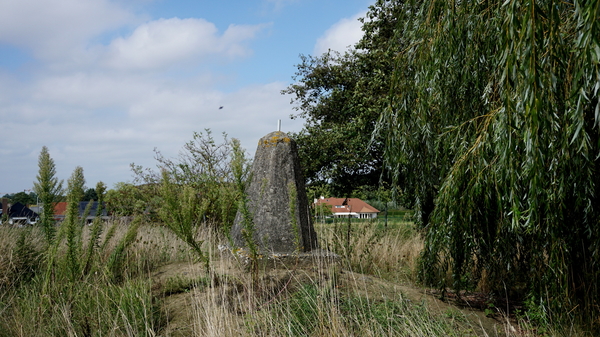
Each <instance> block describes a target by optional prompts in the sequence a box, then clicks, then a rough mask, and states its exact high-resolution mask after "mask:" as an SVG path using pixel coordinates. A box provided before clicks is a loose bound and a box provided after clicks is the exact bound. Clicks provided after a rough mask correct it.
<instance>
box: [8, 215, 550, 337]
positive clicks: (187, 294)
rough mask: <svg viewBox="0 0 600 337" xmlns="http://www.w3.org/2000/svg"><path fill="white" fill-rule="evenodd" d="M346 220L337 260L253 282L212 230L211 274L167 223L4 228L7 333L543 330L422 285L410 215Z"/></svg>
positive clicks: (332, 234) (326, 236)
mask: <svg viewBox="0 0 600 337" xmlns="http://www.w3.org/2000/svg"><path fill="white" fill-rule="evenodd" d="M344 220H345V221H339V222H338V221H336V222H335V223H317V224H316V225H315V226H316V230H317V232H318V235H319V238H320V245H321V247H322V248H324V249H328V250H329V251H332V252H335V253H336V254H338V255H339V256H340V259H339V261H337V262H336V263H326V261H315V264H314V265H313V266H311V267H302V268H300V267H297V266H296V265H293V264H292V265H290V266H288V268H278V269H268V270H267V269H265V270H259V271H258V273H257V274H256V275H253V273H248V272H246V271H245V270H244V268H243V266H241V265H240V263H239V262H238V261H236V260H235V259H232V258H231V257H230V254H229V253H228V252H227V251H225V252H222V251H219V250H218V249H217V246H218V245H219V244H222V243H224V242H226V240H225V239H224V238H223V237H221V236H220V235H218V234H216V233H214V232H212V231H210V230H204V231H199V232H198V233H197V240H203V241H204V243H203V244H202V248H203V249H204V250H205V251H207V252H208V254H209V256H210V264H209V268H208V270H207V269H206V268H205V265H204V263H200V262H199V261H198V258H197V256H195V255H194V254H193V253H192V251H191V250H190V249H189V248H188V246H186V245H185V244H184V243H183V242H182V241H180V240H179V239H177V238H176V236H175V235H173V234H172V233H171V232H170V231H169V230H168V229H167V228H165V227H162V226H158V225H152V224H142V223H140V222H139V221H136V220H134V221H133V222H130V223H127V222H120V221H117V220H114V221H111V222H109V223H105V224H100V225H99V227H98V228H99V229H100V231H99V233H100V235H99V236H97V237H95V236H94V235H93V233H94V229H93V228H94V227H93V226H90V227H88V226H85V227H82V228H81V229H80V231H79V232H78V234H77V236H76V240H70V241H69V240H66V239H60V238H61V234H60V233H61V230H62V229H61V230H59V240H57V243H56V244H53V245H48V244H47V243H46V242H45V241H44V238H43V235H42V233H41V231H40V230H39V229H38V228H12V227H0V233H1V234H0V312H1V313H2V314H1V315H0V336H240V335H241V336H324V335H327V336H496V335H501V336H505V335H511V336H513V335H514V336H527V335H531V336H534V335H536V334H535V330H533V329H529V330H523V329H521V328H519V325H518V324H517V323H516V321H515V320H512V321H511V320H509V319H508V318H507V317H506V316H504V315H502V314H500V313H498V312H497V311H494V312H485V311H483V310H470V309H468V308H467V309H465V308H460V307H456V306H453V305H451V304H448V303H444V302H442V301H439V300H438V299H436V298H435V297H434V296H430V295H428V293H427V292H426V291H425V289H423V288H419V287H417V286H415V285H414V284H415V272H416V263H417V259H418V255H419V252H420V250H421V249H423V247H422V241H421V239H420V236H419V234H418V232H417V231H416V230H415V229H414V228H413V225H412V223H411V222H409V221H406V219H404V218H403V219H394V220H393V221H390V219H388V223H387V226H386V224H385V222H383V221H376V222H364V221H353V222H351V223H350V224H349V223H348V222H347V219H344ZM380 220H381V219H380ZM96 233H98V232H96ZM63 237H68V235H66V234H64V235H63ZM73 253H75V254H77V255H76V256H77V257H78V258H77V259H75V260H73V259H72V258H71V256H72V255H73ZM487 316H490V317H487ZM547 333H548V334H549V335H552V334H551V333H549V332H547Z"/></svg>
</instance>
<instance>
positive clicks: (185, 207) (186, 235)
mask: <svg viewBox="0 0 600 337" xmlns="http://www.w3.org/2000/svg"><path fill="white" fill-rule="evenodd" d="M160 196H161V198H162V200H163V202H164V204H163V207H162V208H161V209H160V217H161V219H162V221H163V223H164V224H165V226H167V227H168V228H169V229H170V230H171V231H173V233H175V235H177V237H179V238H180V239H181V240H183V241H184V242H185V243H186V244H188V245H189V246H190V248H192V250H193V251H194V252H195V253H196V254H197V256H198V258H199V259H200V260H201V261H203V262H204V263H206V266H207V268H208V263H209V260H208V254H207V253H206V252H204V251H203V250H202V243H203V242H202V241H197V240H196V231H197V229H198V227H199V226H198V225H199V223H198V221H199V219H200V218H201V217H200V214H201V212H202V208H201V207H202V205H201V203H200V200H199V198H198V195H197V194H196V191H195V190H194V189H193V188H192V187H191V186H179V185H177V184H175V183H174V181H173V178H172V176H171V175H170V173H169V172H167V171H166V170H165V171H163V176H162V183H161V189H160Z"/></svg>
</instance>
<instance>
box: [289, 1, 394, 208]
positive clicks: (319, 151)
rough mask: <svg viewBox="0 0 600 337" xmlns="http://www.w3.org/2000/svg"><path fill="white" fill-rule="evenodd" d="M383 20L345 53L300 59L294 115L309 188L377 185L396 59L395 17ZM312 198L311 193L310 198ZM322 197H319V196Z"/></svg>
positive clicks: (341, 191) (340, 190) (339, 191)
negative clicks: (379, 127)
mask: <svg viewBox="0 0 600 337" xmlns="http://www.w3.org/2000/svg"><path fill="white" fill-rule="evenodd" d="M379 14H380V15H381V16H383V17H385V18H386V20H388V21H385V22H384V21H383V20H382V21H378V23H381V26H377V27H373V29H371V30H370V33H369V34H368V35H365V37H364V38H363V40H361V41H360V42H359V43H358V44H357V45H356V48H357V49H356V50H354V49H352V50H349V51H347V52H346V53H344V54H339V53H337V52H332V51H329V52H327V53H325V54H323V55H321V56H304V55H301V56H300V59H301V63H300V64H298V65H297V68H298V70H297V72H296V74H295V76H294V77H293V79H294V82H295V83H294V84H292V85H290V86H289V87H288V88H287V89H286V90H284V91H282V93H284V94H289V95H293V98H292V103H294V104H295V107H294V109H295V110H297V111H299V114H298V115H296V116H295V117H302V118H305V120H306V122H305V125H304V128H303V129H302V130H301V131H300V132H299V133H296V134H293V135H291V136H292V137H293V138H294V139H295V140H296V142H297V143H298V153H299V157H300V162H301V167H302V168H303V173H304V177H305V178H306V179H307V180H308V185H315V184H316V185H321V184H330V185H331V188H332V192H333V194H335V195H349V194H350V192H351V191H352V190H354V189H356V188H357V187H358V186H361V185H369V186H377V185H378V183H379V181H380V180H381V179H384V180H385V178H386V177H385V176H382V169H383V161H382V158H383V156H382V154H383V145H384V138H382V137H380V136H379V135H375V136H373V131H374V129H375V125H376V121H377V119H378V118H379V116H380V114H381V112H382V111H383V110H384V109H385V107H386V105H387V96H388V90H389V81H390V78H391V74H392V69H393V67H392V65H393V56H392V54H391V50H389V48H388V44H389V41H390V40H389V38H390V37H391V36H389V34H390V32H393V28H394V22H395V19H394V16H393V15H394V13H391V12H389V13H383V12H382V13H379ZM309 196H310V194H309ZM317 197H318V196H317Z"/></svg>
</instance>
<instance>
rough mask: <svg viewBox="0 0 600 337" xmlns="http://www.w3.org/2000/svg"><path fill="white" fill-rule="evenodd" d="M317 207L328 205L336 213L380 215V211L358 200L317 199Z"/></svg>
mask: <svg viewBox="0 0 600 337" xmlns="http://www.w3.org/2000/svg"><path fill="white" fill-rule="evenodd" d="M316 204H317V205H320V204H327V205H330V206H331V211H332V212H333V213H334V214H335V213H379V212H380V211H379V210H378V209H377V208H375V207H373V206H371V205H369V204H367V203H366V202H364V201H362V200H360V199H358V198H324V199H317V202H316Z"/></svg>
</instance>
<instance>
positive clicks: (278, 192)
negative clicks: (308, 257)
mask: <svg viewBox="0 0 600 337" xmlns="http://www.w3.org/2000/svg"><path fill="white" fill-rule="evenodd" d="M246 193H247V195H248V204H247V205H248V208H249V210H250V212H251V214H252V220H253V223H254V236H253V238H254V242H255V243H256V244H257V245H258V246H259V249H260V251H261V252H262V253H295V252H308V251H310V250H312V249H315V248H317V247H318V245H317V235H316V233H315V230H314V227H313V225H312V222H311V216H310V210H309V207H308V200H307V198H306V190H305V186H304V178H303V177H302V171H301V170H300V161H299V159H298V150H297V147H296V142H295V141H294V140H293V139H291V138H289V137H288V136H287V135H286V134H285V133H283V132H281V131H275V132H271V133H269V134H268V135H266V136H264V137H263V138H261V139H260V140H259V142H258V148H257V149H256V155H255V156H254V163H253V166H252V179H251V182H250V185H249V186H248V187H247V189H246ZM294 195H295V198H292V199H290V197H291V196H294ZM292 214H294V215H295V216H294V217H292ZM294 218H295V219H294ZM245 230H246V228H244V224H243V216H242V214H241V212H240V211H238V213H237V215H236V218H235V222H234V225H233V229H232V231H231V235H232V238H233V242H234V244H235V245H236V246H237V247H246V246H247V244H246V242H245V240H244V237H243V235H242V233H243V231H245Z"/></svg>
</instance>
